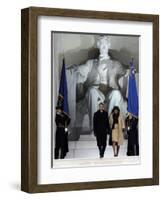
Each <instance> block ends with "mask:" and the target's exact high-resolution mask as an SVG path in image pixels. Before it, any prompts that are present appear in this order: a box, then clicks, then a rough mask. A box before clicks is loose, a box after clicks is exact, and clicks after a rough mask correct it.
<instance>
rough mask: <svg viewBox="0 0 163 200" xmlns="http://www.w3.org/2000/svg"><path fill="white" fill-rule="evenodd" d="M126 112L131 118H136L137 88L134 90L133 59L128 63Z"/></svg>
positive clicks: (137, 112) (137, 107) (137, 106)
mask: <svg viewBox="0 0 163 200" xmlns="http://www.w3.org/2000/svg"><path fill="white" fill-rule="evenodd" d="M127 111H128V112H129V113H131V114H132V115H133V116H135V117H138V114H139V103H138V94H137V88H136V81H135V69H134V63H133V59H132V61H131V62H130V74H129V82H128V106H127Z"/></svg>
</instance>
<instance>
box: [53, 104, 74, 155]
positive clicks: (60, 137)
mask: <svg viewBox="0 0 163 200" xmlns="http://www.w3.org/2000/svg"><path fill="white" fill-rule="evenodd" d="M55 122H56V126H57V129H56V137H55V159H58V158H59V157H60V158H61V159H63V158H64V157H65V156H66V153H67V152H68V131H67V127H68V125H69V124H70V118H69V117H68V116H67V115H66V114H65V113H64V112H62V110H61V108H60V107H56V118H55Z"/></svg>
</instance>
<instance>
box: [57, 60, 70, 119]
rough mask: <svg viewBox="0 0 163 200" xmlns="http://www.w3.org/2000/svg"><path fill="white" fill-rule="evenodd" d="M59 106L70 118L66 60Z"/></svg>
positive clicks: (62, 71)
mask: <svg viewBox="0 0 163 200" xmlns="http://www.w3.org/2000/svg"><path fill="white" fill-rule="evenodd" d="M57 106H59V107H60V108H61V110H62V111H63V112H64V113H65V114H66V115H68V116H69V108H68V90H67V79H66V69H65V59H63V64H62V70H61V79H60V85H59V95H58V103H57Z"/></svg>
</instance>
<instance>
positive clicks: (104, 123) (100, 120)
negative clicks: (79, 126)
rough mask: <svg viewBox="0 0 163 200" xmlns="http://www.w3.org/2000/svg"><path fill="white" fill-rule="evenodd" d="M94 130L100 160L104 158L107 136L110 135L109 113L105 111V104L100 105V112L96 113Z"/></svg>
mask: <svg viewBox="0 0 163 200" xmlns="http://www.w3.org/2000/svg"><path fill="white" fill-rule="evenodd" d="M93 130H94V135H95V136H96V140H97V146H98V148H99V154H100V158H103V157H104V153H105V149H106V140H107V134H108V133H109V130H110V128H109V121H108V113H107V112H106V111H105V110H104V104H103V103H100V104H99V110H98V111H97V112H95V113H94V117H93Z"/></svg>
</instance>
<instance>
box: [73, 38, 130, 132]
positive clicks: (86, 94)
mask: <svg viewBox="0 0 163 200" xmlns="http://www.w3.org/2000/svg"><path fill="white" fill-rule="evenodd" d="M97 48H98V49H99V53H100V54H99V57H98V58H97V59H90V60H88V61H86V63H85V64H82V65H79V66H77V67H76V70H75V76H76V79H75V81H76V83H75V84H76V105H77V106H76V117H75V119H76V124H78V126H80V124H82V120H83V119H84V114H87V115H88V118H89V128H90V133H91V130H92V123H93V115H94V113H95V112H96V111H97V109H98V105H99V103H100V102H104V103H105V106H106V109H107V111H108V113H109V114H110V112H111V110H112V108H113V107H114V106H119V108H120V110H121V112H122V114H123V116H125V115H126V113H127V101H126V94H124V93H123V89H124V88H123V87H124V86H123V81H121V80H122V79H123V78H122V77H126V76H127V73H128V72H127V71H128V70H127V69H126V68H125V67H124V66H123V65H122V64H121V63H120V62H119V61H117V60H113V59H111V58H110V56H109V49H110V38H109V36H100V37H99V38H98V40H97ZM70 98H73V97H70Z"/></svg>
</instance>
